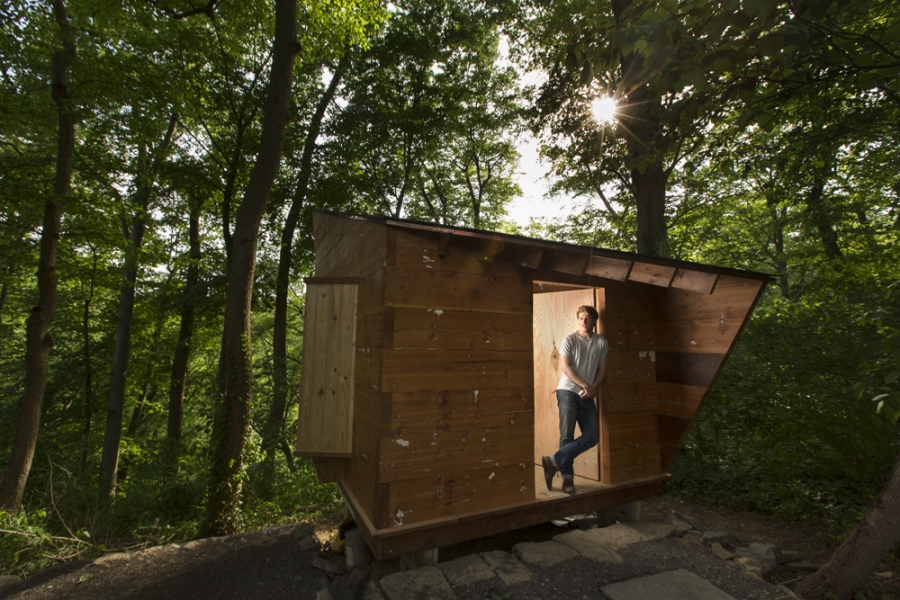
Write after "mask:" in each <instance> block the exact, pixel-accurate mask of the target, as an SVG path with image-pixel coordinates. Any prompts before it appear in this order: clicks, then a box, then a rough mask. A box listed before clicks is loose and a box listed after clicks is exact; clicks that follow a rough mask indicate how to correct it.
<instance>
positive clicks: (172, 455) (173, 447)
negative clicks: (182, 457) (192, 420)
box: [165, 202, 202, 465]
mask: <svg viewBox="0 0 900 600" xmlns="http://www.w3.org/2000/svg"><path fill="white" fill-rule="evenodd" d="M201 208H202V202H191V206H190V217H189V221H190V223H189V225H188V238H189V243H190V250H189V256H190V261H189V262H188V269H187V280H186V281H185V283H184V292H183V293H182V299H183V300H182V301H183V302H184V304H183V305H182V307H181V327H180V329H179V331H178V343H177V344H176V345H175V356H174V357H173V358H172V376H171V377H170V378H169V419H168V424H167V427H166V452H165V454H166V462H167V463H168V464H172V465H177V463H178V454H179V445H180V444H181V425H182V422H183V420H184V389H185V383H186V382H187V368H188V362H189V361H190V357H191V339H192V338H193V336H194V298H193V294H194V293H195V288H196V287H197V283H198V282H199V281H200V259H201V254H200V209H201Z"/></svg>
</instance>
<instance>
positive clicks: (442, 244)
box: [438, 233, 450, 258]
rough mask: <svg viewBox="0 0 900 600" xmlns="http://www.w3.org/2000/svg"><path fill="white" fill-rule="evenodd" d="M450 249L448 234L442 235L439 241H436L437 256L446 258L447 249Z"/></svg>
mask: <svg viewBox="0 0 900 600" xmlns="http://www.w3.org/2000/svg"><path fill="white" fill-rule="evenodd" d="M449 247H450V234H449V233H442V234H441V238H440V241H438V256H440V257H441V258H444V257H445V256H447V248H449Z"/></svg>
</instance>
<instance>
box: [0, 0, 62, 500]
mask: <svg viewBox="0 0 900 600" xmlns="http://www.w3.org/2000/svg"><path fill="white" fill-rule="evenodd" d="M53 16H54V18H55V19H56V24H57V26H58V27H59V31H60V34H61V37H62V49H60V50H57V51H56V52H54V53H53V62H52V65H51V70H52V80H51V81H52V83H51V88H50V90H51V94H52V96H53V102H54V104H56V111H57V116H58V121H57V122H58V126H59V130H58V135H57V142H56V178H55V181H54V184H53V194H52V196H50V197H49V198H48V199H47V202H46V203H45V204H44V219H43V225H42V228H41V254H40V258H39V259H38V272H37V283H38V290H39V298H38V305H37V306H35V307H34V308H32V309H31V315H30V316H29V317H28V321H27V323H26V330H25V381H24V383H23V390H22V396H21V398H20V400H19V415H18V418H17V419H16V433H15V438H14V439H13V446H12V454H11V455H10V457H9V464H8V465H7V467H6V471H5V473H4V475H3V482H2V483H0V510H4V511H6V512H10V513H14V512H16V511H18V510H19V505H20V504H21V503H22V494H24V492H25V483H26V481H27V480H28V473H29V472H30V471H31V461H32V459H33V458H34V447H35V444H36V443H37V434H38V429H39V427H40V418H41V404H42V403H43V400H44V389H45V388H46V385H47V361H48V358H49V356H50V349H51V348H52V347H53V338H52V337H51V335H50V331H49V330H50V322H51V321H52V320H53V314H54V313H55V312H56V303H57V291H56V250H57V246H58V244H59V230H60V222H61V220H62V213H63V209H64V207H65V202H66V200H67V198H68V195H69V186H70V184H71V180H72V157H73V154H74V152H75V114H74V110H73V107H72V105H71V103H70V101H69V87H68V84H67V82H66V69H67V68H68V67H69V66H70V65H71V64H72V63H73V62H74V61H75V35H74V33H73V32H72V29H71V27H70V26H69V18H68V16H67V15H66V9H65V6H64V5H63V0H53Z"/></svg>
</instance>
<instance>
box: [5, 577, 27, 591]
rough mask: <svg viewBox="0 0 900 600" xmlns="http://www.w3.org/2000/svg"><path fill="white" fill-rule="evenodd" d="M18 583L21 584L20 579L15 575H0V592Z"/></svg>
mask: <svg viewBox="0 0 900 600" xmlns="http://www.w3.org/2000/svg"><path fill="white" fill-rule="evenodd" d="M19 583H22V578H21V577H16V576H15V575H0V592H2V591H3V590H4V589H6V588H11V587H12V586H14V585H16V584H19Z"/></svg>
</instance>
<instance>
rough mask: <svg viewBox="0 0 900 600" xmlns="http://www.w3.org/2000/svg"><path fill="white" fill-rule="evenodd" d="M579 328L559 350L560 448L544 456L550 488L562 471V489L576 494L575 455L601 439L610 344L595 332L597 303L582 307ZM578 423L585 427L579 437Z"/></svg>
mask: <svg viewBox="0 0 900 600" xmlns="http://www.w3.org/2000/svg"><path fill="white" fill-rule="evenodd" d="M576 314H577V317H578V329H577V330H575V331H574V332H573V333H570V334H569V335H567V336H566V337H565V338H564V339H563V342H562V347H561V348H560V350H559V353H560V356H561V357H562V375H561V376H560V378H559V384H558V385H557V390H556V402H557V405H558V406H559V451H558V452H557V453H556V454H554V455H553V456H544V457H542V458H541V465H542V466H543V467H544V480H545V481H546V482H547V489H548V490H552V489H553V476H554V475H556V472H557V471H559V472H560V473H561V474H562V478H563V486H562V491H564V492H566V493H567V494H574V493H575V468H574V461H575V457H577V456H578V455H579V454H581V453H583V452H585V451H587V450H590V449H591V448H593V447H594V446H596V445H597V442H598V441H600V423H599V418H598V416H597V415H598V412H597V404H596V400H595V399H596V398H597V391H598V388H599V387H600V383H601V382H602V381H603V378H604V377H606V355H607V354H609V343H608V342H607V341H606V338H605V337H603V336H602V335H599V334H596V333H594V326H595V325H596V324H597V320H598V319H599V317H600V315H598V314H597V310H596V309H595V308H594V307H593V306H579V307H578V310H577V312H576ZM575 423H578V426H579V427H580V428H581V436H580V437H579V438H578V439H577V440H576V439H573V438H574V436H575Z"/></svg>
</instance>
